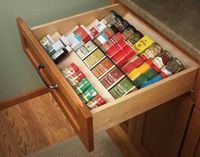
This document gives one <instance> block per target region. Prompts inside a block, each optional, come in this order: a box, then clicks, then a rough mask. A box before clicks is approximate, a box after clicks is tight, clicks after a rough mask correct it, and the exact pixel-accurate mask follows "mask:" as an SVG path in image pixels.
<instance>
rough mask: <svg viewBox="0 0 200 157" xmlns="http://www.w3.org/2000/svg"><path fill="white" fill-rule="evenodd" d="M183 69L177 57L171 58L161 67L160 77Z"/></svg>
mask: <svg viewBox="0 0 200 157" xmlns="http://www.w3.org/2000/svg"><path fill="white" fill-rule="evenodd" d="M183 69H184V66H183V64H182V63H181V61H179V60H178V59H177V58H173V60H172V61H171V62H169V63H168V64H167V65H166V66H164V67H163V68H162V69H161V75H162V77H164V78H165V77H167V76H170V75H172V74H175V73H177V72H179V71H181V70H183Z"/></svg>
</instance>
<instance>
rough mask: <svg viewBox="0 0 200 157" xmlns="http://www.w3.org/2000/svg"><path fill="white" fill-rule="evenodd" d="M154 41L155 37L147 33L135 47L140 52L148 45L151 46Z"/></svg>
mask: <svg viewBox="0 0 200 157" xmlns="http://www.w3.org/2000/svg"><path fill="white" fill-rule="evenodd" d="M153 43H154V41H153V39H151V38H150V37H149V36H147V35H145V36H144V37H142V38H141V39H140V40H139V41H138V42H136V43H135V44H134V45H133V49H134V50H135V51H136V53H137V54H140V53H142V52H143V51H144V50H146V49H147V48H148V47H150V46H151V45H152V44H153Z"/></svg>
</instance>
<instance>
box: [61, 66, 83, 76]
mask: <svg viewBox="0 0 200 157" xmlns="http://www.w3.org/2000/svg"><path fill="white" fill-rule="evenodd" d="M61 71H62V73H63V75H64V77H65V78H68V77H69V76H71V75H73V74H75V73H76V72H78V71H80V69H79V68H78V67H77V66H76V64H74V63H71V64H70V65H69V66H68V67H66V68H64V69H62V70H61Z"/></svg>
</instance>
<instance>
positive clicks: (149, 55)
mask: <svg viewBox="0 0 200 157" xmlns="http://www.w3.org/2000/svg"><path fill="white" fill-rule="evenodd" d="M161 52H162V47H161V46H160V45H159V44H158V43H153V44H152V45H151V46H150V47H149V48H147V49H146V50H145V51H144V53H142V54H141V55H140V56H141V57H142V59H143V60H145V61H146V60H148V59H149V60H152V59H154V58H155V57H156V56H157V55H159V54H160V53H161Z"/></svg>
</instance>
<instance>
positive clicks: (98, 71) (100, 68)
mask: <svg viewBox="0 0 200 157" xmlns="http://www.w3.org/2000/svg"><path fill="white" fill-rule="evenodd" d="M114 66H115V65H114V64H113V63H112V62H111V61H110V60H109V59H108V58H105V59H104V60H103V61H102V62H101V63H99V64H98V65H97V66H96V67H95V68H94V69H92V72H93V73H94V75H95V76H96V77H97V78H100V77H102V76H103V75H104V74H106V73H107V72H109V71H110V70H111V69H112V68H113V67H114Z"/></svg>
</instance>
